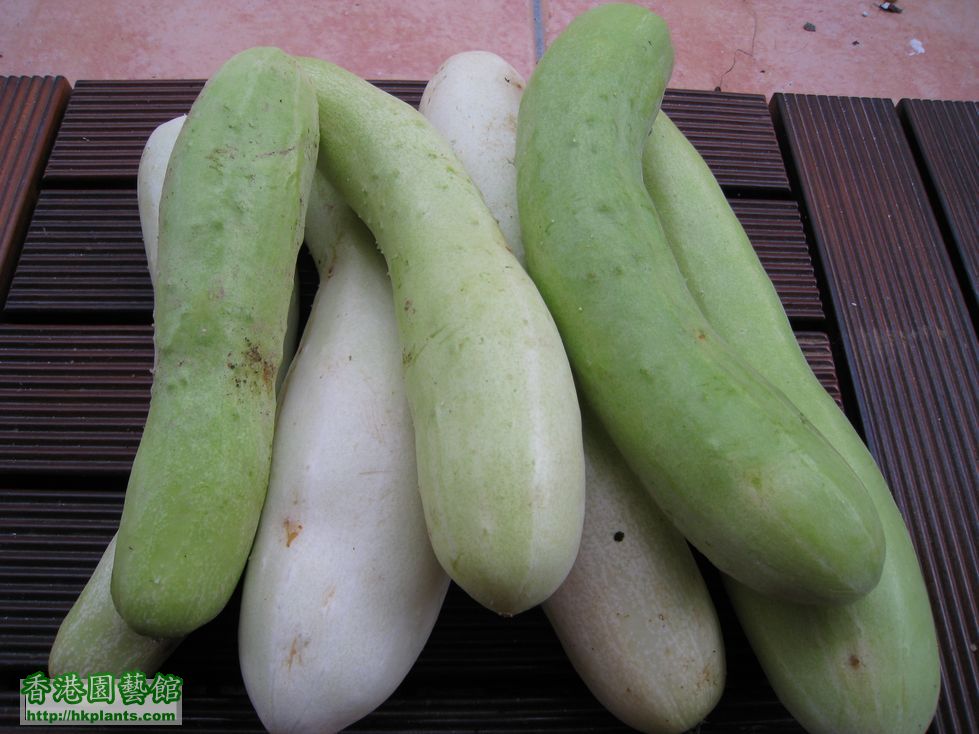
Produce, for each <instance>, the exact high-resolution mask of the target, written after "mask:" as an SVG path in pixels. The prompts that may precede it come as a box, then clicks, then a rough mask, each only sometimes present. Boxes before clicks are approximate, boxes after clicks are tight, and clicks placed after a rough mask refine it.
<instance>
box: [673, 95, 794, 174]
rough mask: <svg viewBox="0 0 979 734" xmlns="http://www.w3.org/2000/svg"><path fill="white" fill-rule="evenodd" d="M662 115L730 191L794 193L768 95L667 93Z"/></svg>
mask: <svg viewBox="0 0 979 734" xmlns="http://www.w3.org/2000/svg"><path fill="white" fill-rule="evenodd" d="M663 110H664V111H665V112H666V114H667V115H669V116H670V119H671V120H673V122H674V123H676V125H677V127H678V128H680V130H681V131H682V132H683V134H684V135H686V137H687V139H688V140H689V141H690V142H691V143H692V144H693V146H694V147H695V148H696V149H697V150H698V152H699V153H700V154H701V155H702V156H703V158H704V160H705V161H706V162H707V165H708V166H709V167H710V169H711V171H712V172H713V173H714V176H715V177H716V178H717V181H718V183H720V184H721V186H723V187H724V188H725V189H740V190H745V191H753V192H758V191H780V192H784V193H788V192H789V179H788V175H787V174H786V172H785V164H784V163H783V161H782V154H781V151H780V150H779V144H778V138H777V137H776V135H775V128H774V127H773V126H772V118H771V116H770V114H769V112H768V105H767V104H766V102H765V97H764V96H763V95H757V94H736V93H731V92H701V91H695V90H689V89H667V90H666V94H665V95H664V97H663Z"/></svg>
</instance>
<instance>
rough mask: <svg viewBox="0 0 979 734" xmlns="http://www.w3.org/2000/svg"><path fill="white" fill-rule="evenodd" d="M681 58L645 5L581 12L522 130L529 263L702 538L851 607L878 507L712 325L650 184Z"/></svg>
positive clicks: (584, 374)
mask: <svg viewBox="0 0 979 734" xmlns="http://www.w3.org/2000/svg"><path fill="white" fill-rule="evenodd" d="M671 64H672V50H671V46H670V41H669V34H668V31H667V29H666V26H665V24H664V23H663V21H662V20H661V19H660V18H658V17H657V16H655V15H654V14H652V13H650V12H649V11H647V10H645V9H643V8H641V7H639V6H634V5H604V6H600V7H598V8H596V9H593V10H590V11H588V12H586V13H584V14H582V15H580V16H579V17H578V18H577V19H576V20H575V21H573V22H572V23H571V25H570V26H569V27H568V28H567V29H566V30H565V32H564V33H563V34H562V35H561V36H559V37H558V38H557V39H556V40H555V42H554V43H553V44H552V45H551V47H550V48H549V49H548V51H547V52H546V53H545V54H544V56H543V58H542V59H541V62H540V63H539V64H538V66H537V69H536V70H535V72H534V74H533V76H532V77H531V79H530V82H529V84H528V86H527V89H526V91H525V92H524V96H523V100H522V102H521V107H520V116H519V120H518V133H517V190H518V201H519V207H520V218H521V230H522V232H523V241H524V247H525V249H526V253H527V263H528V268H529V271H530V273H531V275H532V276H533V278H534V280H535V282H536V283H537V285H538V287H539V288H540V290H541V293H542V294H543V296H544V299H545V301H546V302H547V303H548V306H549V307H550V309H551V312H552V314H554V318H555V320H556V322H557V324H558V327H559V328H560V330H561V334H562V336H563V337H564V343H565V346H566V348H567V350H568V355H569V357H570V359H571V362H572V364H573V365H574V368H575V371H576V374H577V376H578V378H579V384H580V387H581V388H582V390H583V392H584V394H585V396H586V399H587V400H588V402H589V403H590V404H591V405H592V406H593V407H594V408H595V410H596V412H597V413H598V414H599V416H600V418H601V420H602V422H603V423H604V425H605V427H606V429H607V430H608V431H609V434H610V436H611V437H612V439H613V441H614V442H615V443H616V445H617V446H618V447H619V449H620V450H621V451H622V453H623V455H624V456H625V457H626V460H627V461H628V462H629V464H630V466H631V467H632V468H633V470H634V471H635V472H636V474H637V475H638V476H639V478H640V479H641V480H642V481H643V483H644V485H645V486H646V488H647V490H648V491H649V492H651V493H652V494H653V496H654V498H655V499H656V501H657V502H658V503H659V505H660V507H661V508H662V509H663V510H664V511H665V512H666V514H667V515H668V516H669V517H670V519H671V520H672V521H673V522H674V523H675V524H676V526H677V527H678V528H679V529H680V531H681V532H682V533H683V534H684V535H685V536H686V537H687V538H688V540H690V541H691V542H692V543H693V544H694V545H695V546H696V547H697V548H699V549H700V550H701V551H702V552H703V553H704V555H706V556H707V557H708V558H709V559H710V560H711V561H712V562H713V563H714V564H715V565H716V566H717V567H718V568H720V569H721V570H723V571H725V572H726V573H728V574H729V575H732V576H734V577H736V578H738V579H739V580H741V581H742V582H744V583H746V584H748V585H750V586H752V587H753V588H755V589H757V590H759V591H761V592H763V593H766V594H769V595H774V596H778V597H781V598H786V599H792V600H796V601H804V602H810V603H835V604H839V603H844V602H847V601H852V600H853V599H855V598H858V597H859V596H861V595H863V594H866V593H867V592H868V591H870V589H872V588H873V587H874V585H875V584H876V583H877V581H878V579H879V577H880V572H881V567H882V564H883V559H884V552H885V550H884V542H883V531H882V529H881V525H880V520H879V518H878V517H877V512H876V509H875V507H874V505H873V503H872V502H871V500H870V498H869V496H867V494H866V491H865V490H863V491H862V490H861V488H860V486H859V485H860V481H859V479H858V478H857V477H856V476H855V475H854V473H853V471H852V470H851V469H850V467H849V466H848V465H847V464H846V462H845V461H843V460H842V459H841V458H840V456H839V454H838V453H837V452H836V451H834V450H833V448H832V447H831V446H830V445H829V444H828V443H827V442H826V440H825V439H824V438H823V437H822V436H820V435H819V434H818V432H817V431H815V430H814V429H813V428H812V426H811V425H810V424H809V423H808V421H807V420H806V419H805V418H804V417H803V416H802V415H801V414H800V413H799V411H798V409H796V408H795V406H793V405H792V404H791V403H790V402H789V401H788V399H787V398H786V397H785V396H784V395H783V394H781V393H780V392H779V391H778V390H776V389H775V388H774V387H772V385H771V384H770V383H768V382H766V381H765V380H764V379H763V378H762V377H761V376H760V375H758V373H757V372H756V371H754V370H752V369H751V368H750V367H748V366H747V365H746V364H745V363H744V361H743V360H742V359H740V358H739V357H738V355H737V354H736V353H735V352H734V351H733V350H732V349H731V348H730V347H729V346H728V345H727V343H726V342H725V341H724V340H723V339H722V338H721V337H720V336H719V335H718V334H717V333H716V331H715V330H714V329H712V328H711V326H710V325H709V324H708V322H707V321H706V319H705V318H704V317H703V314H702V313H701V312H700V310H699V308H698V306H697V304H696V302H695V301H694V299H693V297H692V296H691V294H690V292H689V291H688V290H687V287H686V285H685V283H684V281H683V278H682V276H681V274H680V273H679V271H678V268H677V265H676V261H675V260H674V259H673V255H672V253H671V251H670V249H669V246H668V244H667V242H666V238H665V236H664V234H663V231H662V227H661V226H660V223H659V221H658V219H657V216H656V213H655V211H654V209H653V207H652V205H651V203H650V200H649V196H648V194H647V193H646V190H645V188H644V185H643V181H642V172H641V154H642V146H643V144H644V143H645V140H646V137H647V134H648V131H649V127H650V125H651V124H652V120H653V117H654V114H655V112H656V111H657V109H658V104H659V101H660V99H661V97H662V94H663V91H664V89H665V85H666V81H667V79H668V77H669V74H670V70H671Z"/></svg>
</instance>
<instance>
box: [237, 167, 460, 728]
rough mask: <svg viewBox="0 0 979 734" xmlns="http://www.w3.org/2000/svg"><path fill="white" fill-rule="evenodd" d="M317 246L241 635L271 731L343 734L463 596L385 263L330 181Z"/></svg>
mask: <svg viewBox="0 0 979 734" xmlns="http://www.w3.org/2000/svg"><path fill="white" fill-rule="evenodd" d="M306 244H307V246H308V247H309V250H310V252H311V253H312V254H313V258H314V259H315V260H316V263H317V267H318V269H319V271H320V279H321V281H320V288H319V291H318V292H317V294H316V298H315V300H314V301H313V306H312V311H311V313H310V316H309V320H308V321H307V324H306V329H305V331H304V333H303V337H302V342H301V346H300V349H299V353H298V354H297V356H296V358H295V360H294V361H293V363H292V367H291V368H290V370H289V376H288V378H287V380H286V383H285V386H284V388H283V393H282V398H281V402H280V407H279V415H278V420H277V426H276V433H275V440H274V444H273V451H272V471H271V477H270V480H269V490H268V494H267V496H266V500H265V507H264V509H263V511H262V519H261V522H260V523H259V528H258V532H257V533H256V536H255V545H254V548H253V549H252V553H251V557H250V559H249V562H248V566H247V568H246V570H245V579H244V586H243V592H242V600H241V616H240V623H239V628H238V639H239V644H238V649H239V658H240V661H241V671H242V676H243V678H244V682H245V687H246V689H247V691H248V695H249V698H250V699H251V701H252V704H253V705H254V707H255V710H256V712H257V713H258V716H259V718H260V719H261V720H262V723H263V724H264V725H265V727H266V728H267V729H268V730H269V731H271V732H284V731H288V732H316V733H320V732H334V731H339V730H340V729H343V728H344V727H346V726H348V725H350V724H352V723H354V722H355V721H358V720H359V719H361V718H363V717H364V716H366V715H367V714H369V713H370V712H371V711H373V710H374V709H375V708H377V707H378V706H379V705H380V704H382V703H383V702H384V701H385V700H386V699H387V698H388V697H389V696H390V695H391V694H392V693H393V692H394V690H395V689H396V688H397V686H398V685H399V684H400V683H401V681H402V679H403V678H404V677H405V675H406V674H407V673H408V671H409V670H410V669H411V666H412V665H413V664H414V662H415V660H416V659H417V657H418V655H419V653H420V652H421V650H422V648H423V647H424V645H425V642H426V640H427V639H428V636H429V633H430V632H431V630H432V627H433V626H434V624H435V620H436V618H437V616H438V613H439V610H440V609H441V606H442V600H443V598H444V597H445V593H446V590H447V588H448V577H447V576H446V575H445V573H444V571H443V570H442V568H441V566H440V565H439V564H438V561H437V560H436V558H435V555H434V553H433V552H432V549H431V545H430V543H429V541H428V534H427V531H426V527H425V517H424V513H423V511H422V507H421V498H420V497H419V495H418V486H417V472H416V468H415V455H414V434H413V428H412V424H411V416H410V414H409V411H408V404H407V399H406V398H405V394H404V378H403V377H402V374H401V348H400V344H399V342H398V334H397V327H396V324H395V318H394V303H393V300H392V296H391V284H390V281H389V280H388V277H387V272H386V270H385V267H384V260H383V258H382V257H381V255H380V254H379V253H378V252H377V250H376V248H375V246H374V241H373V238H371V237H370V233H369V232H367V230H366V228H365V227H364V225H363V224H362V223H361V222H359V221H358V220H357V218H356V216H355V215H354V214H353V212H351V211H350V209H349V208H348V207H347V206H346V205H345V204H344V203H343V201H342V200H341V199H340V197H339V196H338V195H337V193H336V191H335V190H334V189H333V188H332V186H331V185H330V184H329V183H328V182H327V181H326V179H325V177H324V176H323V175H322V174H321V173H320V172H319V171H317V173H316V176H315V178H314V180H313V190H312V192H311V194H310V202H309V209H308V212H307V217H306Z"/></svg>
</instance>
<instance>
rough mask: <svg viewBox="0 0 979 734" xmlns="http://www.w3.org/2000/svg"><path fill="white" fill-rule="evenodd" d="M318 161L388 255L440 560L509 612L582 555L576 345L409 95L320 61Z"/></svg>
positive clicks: (556, 580) (529, 601) (306, 63)
mask: <svg viewBox="0 0 979 734" xmlns="http://www.w3.org/2000/svg"><path fill="white" fill-rule="evenodd" d="M301 63H302V65H303V68H304V70H305V71H306V72H307V74H308V75H309V77H310V79H311V80H312V81H313V84H314V87H315V88H316V90H317V95H318V98H319V109H320V129H321V131H322V135H321V141H320V160H319V163H318V165H321V166H325V167H326V168H325V170H326V172H327V174H328V175H329V176H330V178H331V180H332V181H333V183H334V184H335V185H336V187H337V189H338V190H339V191H340V193H341V194H342V195H343V198H344V199H345V200H346V201H347V203H348V204H349V205H350V206H351V208H353V209H354V210H355V211H356V212H357V214H358V215H359V216H360V218H361V219H362V220H363V221H364V222H365V223H366V224H367V225H368V227H369V228H370V229H371V231H372V232H373V234H374V236H375V238H376V239H377V242H378V245H379V246H380V249H381V251H382V252H383V254H384V256H385V259H386V261H387V265H388V270H389V272H390V276H391V281H392V285H393V289H394V303H395V309H396V312H397V316H398V331H399V335H400V338H401V343H402V358H403V362H404V369H405V387H406V391H407V396H408V402H409V406H410V409H411V415H412V420H413V423H414V427H415V447H416V455H417V464H418V479H419V487H420V491H421V496H422V504H423V507H424V510H425V517H426V522H427V526H428V530H429V535H430V537H431V540H432V546H433V548H434V550H435V553H436V556H437V557H438V559H439V562H440V563H441V564H442V567H443V568H444V569H445V570H446V572H447V573H448V574H449V576H450V577H451V578H452V579H453V580H455V581H456V583H457V584H458V585H459V586H460V587H461V588H462V589H464V590H465V591H466V592H467V593H469V594H470V595H471V596H472V597H473V598H475V599H476V600H477V601H479V602H480V603H482V604H483V605H485V606H487V607H488V608H490V609H493V610H494V611H496V612H498V613H500V614H505V615H512V614H516V613H518V612H520V611H523V610H525V609H528V608H530V607H532V606H534V605H536V604H539V603H540V602H541V601H543V600H544V599H546V598H547V597H548V596H550V595H551V593H553V591H554V590H555V589H556V588H557V587H558V586H559V585H560V583H561V582H562V581H563V580H564V578H565V576H566V575H567V574H568V571H569V570H570V569H571V566H572V564H573V563H574V559H575V555H576V554H577V551H578V544H579V541H580V538H581V528H582V522H583V518H584V483H585V478H584V454H583V448H582V439H581V416H580V413H579V409H578V402H577V395H576V392H575V385H574V381H573V378H572V375H571V368H570V366H569V364H568V359H567V355H566V354H565V351H564V347H563V345H562V343H561V339H560V336H559V334H558V331H557V328H556V327H555V324H554V322H553V320H552V319H551V316H550V314H549V313H548V311H547V308H546V306H545V305H544V302H543V301H542V299H541V297H540V294H539V293H538V291H537V289H536V288H535V286H534V284H533V282H532V281H531V280H530V278H529V277H528V276H527V275H526V273H525V272H524V270H523V268H521V267H520V263H519V262H517V260H516V259H515V258H514V256H513V254H512V253H511V252H510V251H509V250H508V249H507V247H506V243H505V241H504V239H503V235H502V234H501V233H500V228H499V226H498V225H497V223H496V221H495V220H494V219H493V215H492V214H491V213H490V212H489V210H488V209H487V207H486V204H485V203H484V202H483V199H482V197H481V196H480V194H479V191H478V190H477V189H476V187H475V186H474V185H473V183H472V181H471V179H470V178H469V176H468V175H467V174H466V172H465V170H464V168H463V165H462V163H461V162H460V161H459V159H458V157H457V156H456V155H455V154H454V153H453V152H452V149H451V148H450V147H449V144H448V143H447V142H446V141H445V140H444V138H443V137H442V136H440V135H439V134H438V133H437V132H436V131H435V129H434V128H433V127H432V126H431V124H430V123H429V122H428V121H427V120H425V118H424V117H422V116H421V115H420V114H419V113H418V112H417V111H416V110H414V109H412V108H411V107H410V106H409V105H407V104H406V103H404V102H402V101H400V100H398V99H396V98H395V97H393V96H391V95H389V94H386V93H384V92H382V91H380V90H379V89H377V88H376V87H374V86H373V85H371V84H369V83H367V82H366V81H364V80H362V79H360V78H358V77H357V76H355V75H353V74H351V73H349V72H347V71H345V70H343V69H341V68H339V67H337V66H335V65H333V64H329V63H327V62H324V61H319V60H315V59H303V60H302V61H301Z"/></svg>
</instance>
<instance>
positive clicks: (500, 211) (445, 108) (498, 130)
mask: <svg viewBox="0 0 979 734" xmlns="http://www.w3.org/2000/svg"><path fill="white" fill-rule="evenodd" d="M524 85H525V81H524V78H523V77H522V76H521V75H520V74H519V73H518V72H517V71H516V69H514V68H513V67H512V66H511V65H510V64H509V63H507V61H506V60H504V59H502V58H500V57H499V56H497V55H496V54H494V53H491V52H489V51H464V52H463V53H459V54H456V55H455V56H452V57H450V58H448V59H446V61H445V62H444V63H443V64H442V65H441V66H440V67H439V69H438V70H437V71H436V72H435V75H434V76H433V77H432V78H431V80H430V81H429V82H428V84H427V85H426V86H425V91H424V92H423V93H422V98H421V102H420V104H419V105H418V111H419V112H421V113H422V114H423V115H425V117H426V118H427V119H428V121H429V122H431V123H432V125H433V126H434V127H435V129H436V130H438V131H439V132H440V133H442V135H444V136H445V138H446V140H448V142H449V144H450V145H451V146H452V149H453V150H454V151H455V152H456V155H458V156H459V160H461V161H462V164H463V165H464V166H465V167H466V171H467V172H468V173H469V175H470V176H471V177H472V179H473V182H474V183H475V184H476V186H477V188H478V189H479V191H480V193H481V194H482V195H483V200H484V201H485V202H486V206H488V207H489V210H490V212H492V213H493V216H494V217H495V218H496V221H497V222H498V223H499V225H500V231H501V232H502V233H503V237H504V239H505V240H506V243H507V245H509V247H510V249H511V250H512V251H513V254H514V255H516V257H517V259H518V260H521V261H522V260H523V244H522V240H521V239H520V220H519V219H518V218H517V169H516V168H515V167H514V165H513V156H514V153H515V140H516V134H517V111H518V110H519V109H520V95H521V94H523V88H524ZM476 90H479V91H476ZM480 91H481V92H482V94H480V93H479V92H480Z"/></svg>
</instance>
